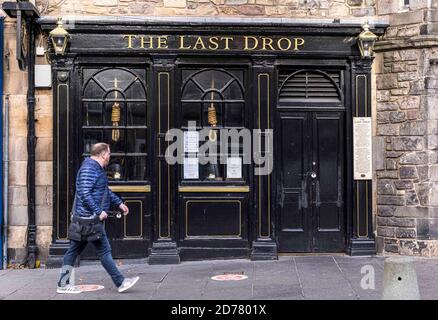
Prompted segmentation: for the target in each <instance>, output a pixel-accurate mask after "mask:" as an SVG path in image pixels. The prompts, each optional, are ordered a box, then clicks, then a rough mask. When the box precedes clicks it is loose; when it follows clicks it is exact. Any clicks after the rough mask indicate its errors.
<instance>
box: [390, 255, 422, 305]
mask: <svg viewBox="0 0 438 320" xmlns="http://www.w3.org/2000/svg"><path fill="white" fill-rule="evenodd" d="M382 300H420V289H419V287H418V282H417V273H416V272H415V268H414V264H413V261H412V258H409V257H391V258H386V259H385V264H384V269H383V294H382Z"/></svg>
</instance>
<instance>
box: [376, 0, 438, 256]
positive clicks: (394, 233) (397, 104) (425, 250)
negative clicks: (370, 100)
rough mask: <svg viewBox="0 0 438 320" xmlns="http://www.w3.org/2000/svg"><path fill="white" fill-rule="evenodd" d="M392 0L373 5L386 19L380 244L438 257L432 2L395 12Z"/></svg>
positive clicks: (379, 84) (380, 99)
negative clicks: (387, 17) (388, 24)
mask: <svg viewBox="0 0 438 320" xmlns="http://www.w3.org/2000/svg"><path fill="white" fill-rule="evenodd" d="M395 2H396V1H387V0H385V1H382V2H381V3H384V4H385V6H383V7H378V11H377V12H378V14H380V13H382V14H383V15H389V21H390V27H389V28H388V30H387V33H386V35H385V37H384V38H383V39H382V41H381V42H380V43H379V45H378V50H379V51H381V53H379V54H378V55H377V59H376V63H377V66H376V72H377V81H376V89H377V115H376V119H377V136H378V137H380V138H381V141H382V143H381V145H382V148H383V149H382V150H378V151H377V158H379V159H380V161H378V165H377V168H376V169H377V172H376V175H377V236H378V237H377V240H378V241H377V242H378V249H379V252H382V253H388V254H396V253H399V254H409V255H412V254H413V255H421V256H438V192H437V191H438V183H437V182H438V175H437V173H438V157H437V154H438V153H437V151H438V139H437V137H438V136H437V133H438V121H437V120H438V113H437V110H438V104H437V102H438V96H437V93H438V92H437V90H436V89H438V82H437V81H436V80H435V78H436V77H437V76H438V67H437V66H436V64H435V61H438V60H437V58H438V47H437V44H438V43H434V42H431V41H430V39H431V37H430V36H431V35H434V33H433V32H431V30H432V29H431V26H432V25H434V24H435V21H434V20H436V17H437V13H438V10H436V9H438V7H437V3H436V2H435V1H432V2H431V3H430V2H429V3H428V1H421V0H416V1H412V0H411V7H410V9H409V11H406V12H402V13H397V12H396V11H395V9H394V7H395ZM379 4H380V2H379ZM428 5H429V7H428ZM380 10H382V11H380ZM435 36H436V35H435Z"/></svg>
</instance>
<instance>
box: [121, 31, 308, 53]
mask: <svg viewBox="0 0 438 320" xmlns="http://www.w3.org/2000/svg"><path fill="white" fill-rule="evenodd" d="M122 38H123V40H124V44H125V47H126V48H127V49H151V50H163V49H164V50H165V49H173V50H193V51H209V50H211V51H214V50H244V51H282V52H285V51H299V50H302V49H303V48H304V45H305V40H304V39H303V38H300V37H284V36H282V37H275V36H273V37H260V36H234V37H231V36H193V35H135V34H126V35H122Z"/></svg>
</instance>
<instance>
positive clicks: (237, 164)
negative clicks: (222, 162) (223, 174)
mask: <svg viewBox="0 0 438 320" xmlns="http://www.w3.org/2000/svg"><path fill="white" fill-rule="evenodd" d="M227 178H228V179H241V178H242V159H241V158H239V157H237V158H227Z"/></svg>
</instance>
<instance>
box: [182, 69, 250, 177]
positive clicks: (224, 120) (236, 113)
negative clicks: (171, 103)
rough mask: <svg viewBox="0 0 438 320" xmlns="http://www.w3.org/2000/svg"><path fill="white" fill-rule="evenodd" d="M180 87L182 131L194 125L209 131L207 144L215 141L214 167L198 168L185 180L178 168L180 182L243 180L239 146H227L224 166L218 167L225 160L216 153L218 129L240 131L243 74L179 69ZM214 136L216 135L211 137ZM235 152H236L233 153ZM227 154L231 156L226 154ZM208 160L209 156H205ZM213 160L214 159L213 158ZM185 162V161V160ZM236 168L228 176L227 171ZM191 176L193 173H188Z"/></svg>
mask: <svg viewBox="0 0 438 320" xmlns="http://www.w3.org/2000/svg"><path fill="white" fill-rule="evenodd" d="M181 75H182V86H181V114H182V123H181V126H182V128H183V129H187V127H188V126H189V122H192V123H195V124H196V128H197V129H198V130H199V129H202V128H209V130H210V133H212V134H211V135H210V134H209V138H208V139H209V140H211V141H217V145H218V151H220V152H222V154H217V155H216V156H217V160H218V163H217V164H206V165H199V167H198V170H196V166H197V165H196V164H195V169H194V171H195V174H193V175H192V176H190V177H188V176H186V175H185V172H186V171H184V170H187V168H188V165H187V166H186V165H184V166H182V170H183V171H184V173H183V174H182V177H183V180H184V179H194V180H199V181H216V182H217V181H225V180H228V181H230V180H237V181H238V180H244V179H245V175H246V173H245V171H244V170H243V169H242V168H243V161H242V156H244V155H243V143H242V139H240V141H239V142H238V143H237V142H234V144H233V143H230V145H229V150H228V151H227V152H228V153H227V154H226V158H227V163H226V164H224V163H219V161H220V160H223V159H224V157H225V152H226V151H225V150H219V146H220V144H221V143H220V134H219V131H218V129H222V128H224V129H243V128H244V127H245V88H244V70H242V69H222V68H205V69H183V70H182V71H181ZM214 132H216V133H217V134H215V133H214ZM236 150H238V154H237V152H235V151H236ZM230 151H231V152H230ZM209 156H212V154H209ZM213 156H214V155H213ZM187 161H189V160H187ZM195 161H196V160H195ZM236 166H237V168H240V169H237V170H235V171H233V172H234V173H233V174H231V168H236ZM192 173H193V171H192Z"/></svg>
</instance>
